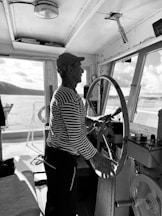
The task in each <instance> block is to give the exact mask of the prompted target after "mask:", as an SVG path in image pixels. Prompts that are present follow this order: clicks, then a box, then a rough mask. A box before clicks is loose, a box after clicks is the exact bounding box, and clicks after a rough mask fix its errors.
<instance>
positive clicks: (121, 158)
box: [85, 75, 129, 176]
mask: <svg viewBox="0 0 162 216" xmlns="http://www.w3.org/2000/svg"><path fill="white" fill-rule="evenodd" d="M103 81H104V82H105V83H106V84H113V86H114V87H115V89H116V91H117V94H118V96H119V99H120V104H121V108H120V109H118V110H117V111H115V112H114V114H109V115H107V113H102V111H101V110H100V112H96V107H95V106H94V103H93V101H92V100H91V98H92V92H93V91H94V87H95V86H97V88H98V87H100V85H97V84H100V83H101V82H103ZM98 89H100V90H99V91H101V88H98ZM101 102H102V101H101ZM85 107H86V112H87V115H89V113H88V112H89V109H91V110H92V112H93V116H94V117H96V116H97V117H98V116H100V115H102V116H103V115H104V116H105V115H107V116H108V118H106V120H105V121H103V123H101V124H100V126H99V127H97V126H96V125H95V126H94V127H93V128H90V129H88V127H87V130H91V131H95V132H96V134H97V149H98V151H100V152H102V153H103V154H104V155H105V153H106V156H107V157H108V158H109V159H111V160H113V161H114V162H115V164H116V165H114V173H115V175H117V174H118V173H119V172H120V171H121V169H122V167H123V165H124V163H125V160H126V156H127V140H128V136H129V118H128V111H127V105H126V102H125V99H124V96H123V93H122V91H121V89H120V87H119V85H118V83H117V82H116V81H115V80H114V79H113V78H112V77H109V76H104V75H103V76H100V77H98V78H96V79H95V80H94V81H93V82H92V84H91V86H90V88H89V90H88V92H87V95H86V102H85ZM120 111H121V113H122V119H123V127H122V128H123V132H122V141H121V145H120V147H119V148H118V152H117V153H115V152H114V148H113V147H114V145H115V144H114V143H113V141H112V140H111V139H109V138H108V137H107V131H110V132H111V131H112V127H111V122H112V119H113V117H114V116H115V115H116V114H118V113H119V112H120ZM103 119H104V118H103ZM109 127H110V128H109ZM105 132H106V134H105ZM88 133H90V131H88ZM101 139H102V140H103V141H104V145H105V148H104V149H103V148H101V145H100V144H101ZM102 145H103V144H102ZM105 149H106V150H105ZM114 154H115V157H114ZM97 174H98V175H99V176H102V174H101V173H98V172H97Z"/></svg>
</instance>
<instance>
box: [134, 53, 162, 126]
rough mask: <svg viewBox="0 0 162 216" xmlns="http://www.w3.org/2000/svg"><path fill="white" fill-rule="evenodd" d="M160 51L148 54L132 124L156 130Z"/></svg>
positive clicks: (161, 97)
mask: <svg viewBox="0 0 162 216" xmlns="http://www.w3.org/2000/svg"><path fill="white" fill-rule="evenodd" d="M161 86H162V50H158V51H154V52H151V53H148V54H147V56H146V61H145V66H144V70H143V75H142V80H141V89H140V93H139V98H138V103H137V108H136V113H135V117H134V123H138V124H141V125H145V126H150V127H154V128H157V126H158V112H159V110H160V109H162V87H161Z"/></svg>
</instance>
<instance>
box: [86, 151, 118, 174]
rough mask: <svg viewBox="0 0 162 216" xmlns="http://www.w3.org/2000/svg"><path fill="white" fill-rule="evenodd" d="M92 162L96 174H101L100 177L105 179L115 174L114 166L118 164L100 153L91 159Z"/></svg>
mask: <svg viewBox="0 0 162 216" xmlns="http://www.w3.org/2000/svg"><path fill="white" fill-rule="evenodd" d="M90 162H91V165H92V167H93V168H94V170H95V172H96V173H98V172H100V173H101V175H100V176H102V177H103V178H109V177H110V176H113V175H114V174H115V173H114V165H116V164H115V163H114V162H113V161H112V160H110V159H108V158H107V157H105V156H104V155H102V154H101V153H99V152H97V153H96V154H95V155H94V156H93V158H91V159H90Z"/></svg>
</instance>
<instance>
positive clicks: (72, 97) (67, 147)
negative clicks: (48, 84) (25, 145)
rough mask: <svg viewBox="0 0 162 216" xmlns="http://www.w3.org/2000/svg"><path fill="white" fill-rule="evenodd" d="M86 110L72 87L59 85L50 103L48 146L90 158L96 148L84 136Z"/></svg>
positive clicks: (85, 130) (85, 132)
mask: <svg viewBox="0 0 162 216" xmlns="http://www.w3.org/2000/svg"><path fill="white" fill-rule="evenodd" d="M85 118H86V111H85V107H84V104H83V101H82V99H81V97H80V96H79V95H78V94H77V92H75V91H74V90H73V89H71V88H68V87H64V86H60V87H59V88H58V90H57V91H56V92H55V94H54V95H53V97H52V100H51V104H50V131H49V134H48V138H47V144H48V146H52V147H55V148H59V149H61V150H64V151H67V152H69V153H71V154H74V155H82V156H83V157H84V158H85V159H87V160H89V159H90V158H92V157H93V156H94V155H95V154H96V152H97V149H96V148H95V147H94V146H93V145H92V143H91V142H90V141H89V140H88V138H87V137H86V134H87V129H86V124H85Z"/></svg>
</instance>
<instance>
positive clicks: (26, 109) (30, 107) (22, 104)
mask: <svg viewBox="0 0 162 216" xmlns="http://www.w3.org/2000/svg"><path fill="white" fill-rule="evenodd" d="M1 100H2V104H3V106H5V104H11V103H13V107H12V109H11V111H10V113H9V115H8V118H7V121H6V124H7V125H6V128H5V131H15V130H16V131H21V130H31V128H32V129H43V128H44V123H42V122H41V121H40V119H39V117H38V112H39V110H40V109H41V108H42V107H43V106H44V104H45V98H44V96H34V95H1ZM118 106H119V101H117V99H109V101H108V104H107V108H106V111H105V114H110V113H111V114H112V113H113V112H114V111H115V109H116V108H117V107H118ZM161 108H162V100H161V99H159V98H157V99H154V100H152V99H150V98H147V99H146V98H145V99H140V101H139V103H138V106H137V110H136V113H135V119H134V122H135V123H140V124H143V125H147V126H151V127H155V128H156V127H157V125H158V111H159V110H160V109H161ZM42 117H43V118H45V112H44V111H43V112H42Z"/></svg>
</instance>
